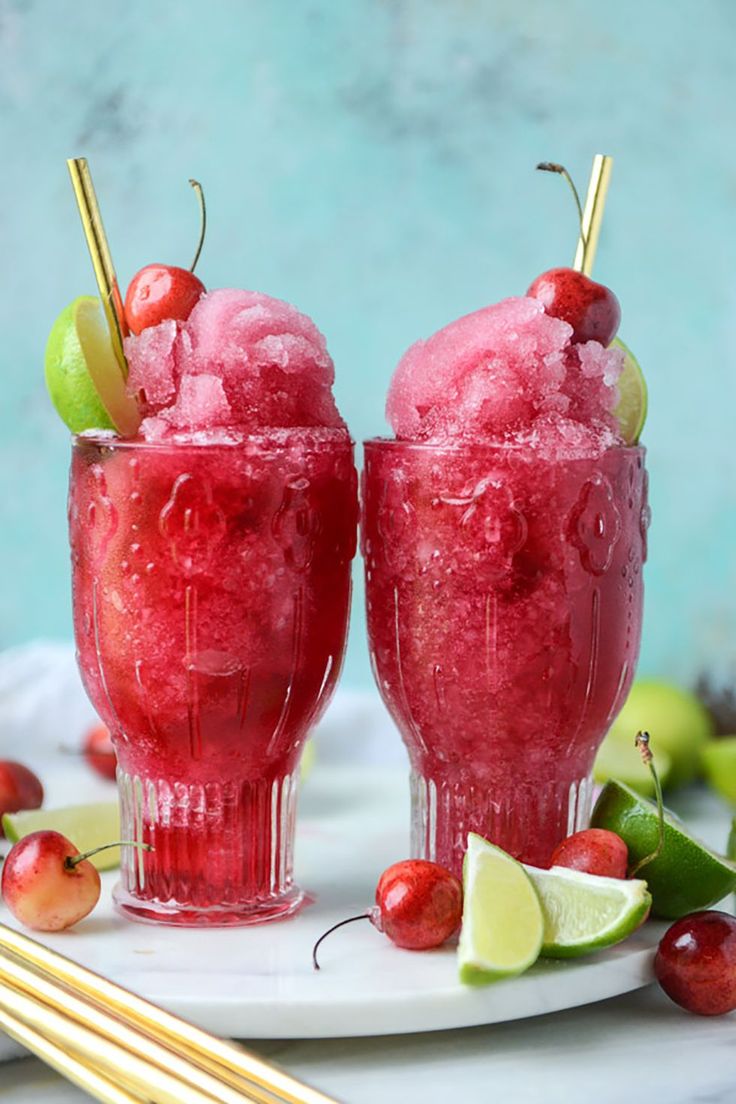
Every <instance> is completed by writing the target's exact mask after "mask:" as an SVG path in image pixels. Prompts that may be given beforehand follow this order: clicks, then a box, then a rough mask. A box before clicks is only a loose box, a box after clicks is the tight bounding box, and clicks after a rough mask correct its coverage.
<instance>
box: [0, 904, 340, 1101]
mask: <svg viewBox="0 0 736 1104" xmlns="http://www.w3.org/2000/svg"><path fill="white" fill-rule="evenodd" d="M0 948H2V949H3V950H5V951H6V952H9V953H10V954H11V955H15V956H16V957H17V958H18V959H20V960H21V961H22V962H24V963H25V964H26V965H30V966H32V967H33V968H34V969H35V970H37V971H38V972H39V973H41V974H42V975H43V976H44V977H46V978H49V979H51V980H52V981H56V982H58V983H60V984H62V985H65V986H67V987H68V988H69V989H70V990H72V991H73V992H74V994H75V995H76V996H79V997H82V998H83V999H85V1000H87V1001H91V1002H92V1003H94V1004H95V1005H97V1006H98V1007H101V1008H103V1009H105V1010H106V1011H107V1012H109V1013H111V1014H112V1015H113V1016H116V1017H118V1018H119V1019H120V1020H121V1021H123V1023H125V1024H127V1025H128V1026H130V1027H134V1028H137V1029H138V1030H139V1031H142V1032H145V1033H146V1034H147V1035H149V1036H150V1037H151V1038H153V1039H155V1040H156V1041H157V1042H159V1043H161V1044H162V1045H164V1046H166V1047H169V1048H170V1049H172V1050H175V1051H176V1052H177V1053H178V1054H179V1055H182V1056H184V1057H187V1058H189V1059H191V1060H192V1061H194V1062H196V1064H197V1065H198V1066H199V1067H200V1069H203V1070H206V1071H207V1072H209V1073H212V1074H213V1075H214V1076H216V1077H219V1078H220V1079H221V1080H222V1081H224V1082H225V1084H227V1085H230V1086H231V1087H232V1088H235V1089H239V1090H240V1091H241V1092H245V1093H249V1094H250V1096H251V1098H252V1099H253V1100H254V1101H258V1104H276V1102H280V1101H283V1102H286V1104H335V1101H334V1100H333V1099H332V1098H331V1097H328V1096H325V1095H324V1094H323V1093H321V1092H319V1091H318V1090H317V1089H312V1088H310V1087H309V1086H307V1085H304V1084H302V1083H301V1082H300V1081H298V1080H297V1079H296V1078H294V1077H291V1076H290V1075H289V1074H288V1073H285V1072H283V1071H282V1070H279V1069H277V1068H276V1067H275V1066H272V1065H271V1064H270V1063H268V1062H265V1061H263V1059H261V1058H258V1057H257V1055H255V1054H252V1053H250V1052H249V1051H246V1050H245V1049H244V1048H243V1047H239V1046H237V1045H235V1044H234V1043H230V1042H225V1041H224V1040H222V1039H217V1038H215V1036H213V1035H209V1034H208V1033H207V1032H206V1031H202V1030H201V1029H200V1028H198V1027H195V1026H194V1025H193V1024H190V1023H187V1022H186V1020H181V1019H179V1017H178V1016H174V1015H172V1014H171V1013H170V1012H165V1011H164V1010H163V1009H161V1008H158V1007H157V1006H156V1005H154V1004H150V1003H149V1002H148V1001H146V1000H143V998H142V997H138V996H136V995H135V994H134V993H130V992H128V990H126V989H123V988H121V987H120V986H118V985H116V984H114V982H111V981H108V980H107V978H104V977H101V976H100V975H99V974H95V973H93V972H92V971H91V970H88V969H86V968H85V967H84V966H80V965H78V964H77V963H76V962H73V961H72V960H71V959H68V958H65V957H64V956H63V955H60V954H57V953H56V952H55V951H52V950H49V948H48V947H45V946H44V945H43V944H42V943H38V942H36V941H35V940H33V939H29V938H28V936H25V935H21V933H20V932H17V931H15V930H14V929H13V928H9V927H7V926H6V925H5V924H0Z"/></svg>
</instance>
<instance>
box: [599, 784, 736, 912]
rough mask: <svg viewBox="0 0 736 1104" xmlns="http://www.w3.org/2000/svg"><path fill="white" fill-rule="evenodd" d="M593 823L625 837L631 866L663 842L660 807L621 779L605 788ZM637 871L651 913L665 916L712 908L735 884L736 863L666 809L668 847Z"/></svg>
mask: <svg viewBox="0 0 736 1104" xmlns="http://www.w3.org/2000/svg"><path fill="white" fill-rule="evenodd" d="M590 823H591V827H593V828H607V829H608V830H609V831H610V832H615V833H616V834H617V835H619V836H621V839H622V840H623V841H624V843H625V844H626V846H627V847H628V849H629V861H630V863H631V865H632V866H633V865H635V864H636V863H638V862H639V861H640V860H641V859H645V858H646V857H647V855H651V854H653V852H654V850H655V848H656V846H657V842H658V840H659V815H658V813H657V807H656V805H654V804H653V803H652V802H651V801H647V799H646V798H644V797H641V795H640V794H638V793H636V792H635V791H634V790H632V789H631V787H630V786H627V785H625V783H623V782H620V781H611V782H607V783H606V785H605V786H604V787H603V790H602V791H601V793H600V796H599V797H598V800H597V801H596V803H595V808H594V809H593V814H592V816H591V820H590ZM638 873H639V874H640V875H641V877H642V878H645V879H646V881H647V885H648V887H649V891H650V893H651V895H652V912H653V913H654V914H655V915H656V916H660V917H662V918H663V919H665V920H677V919H679V917H681V916H686V915H687V913H689V912H697V911H698V910H699V909H707V908H710V906H711V905H715V904H717V902H718V901H721V900H722V899H723V898H724V897H725V896H726V895H727V894H728V893H730V892H731V891H732V890H733V889H735V888H736V864H734V863H733V862H731V861H730V860H729V859H727V858H726V857H725V856H724V855H719V854H718V853H717V852H715V851H712V850H711V849H710V848H709V847H708V846H707V845H706V844H705V843H702V842H701V841H700V840H698V839H696V838H695V836H693V835H692V834H691V833H690V832H689V831H688V830H687V828H686V827H685V825H684V824H682V822H681V821H679V820H678V819H677V817H675V816H673V814H672V813H670V812H669V811H667V810H665V813H664V847H663V848H662V851H661V853H660V854H659V855H658V856H657V858H656V859H653V860H652V862H649V863H646V865H645V866H643V867H641V869H640V870H639V872H638Z"/></svg>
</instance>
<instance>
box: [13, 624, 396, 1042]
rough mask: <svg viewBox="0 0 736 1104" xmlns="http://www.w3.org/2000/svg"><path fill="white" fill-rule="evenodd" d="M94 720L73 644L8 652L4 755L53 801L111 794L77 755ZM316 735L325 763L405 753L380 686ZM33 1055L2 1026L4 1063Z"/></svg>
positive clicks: (336, 707) (342, 708) (355, 697)
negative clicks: (33, 774) (34, 776)
mask: <svg viewBox="0 0 736 1104" xmlns="http://www.w3.org/2000/svg"><path fill="white" fill-rule="evenodd" d="M94 720H95V713H94V710H93V709H92V706H91V705H90V704H89V702H88V701H87V697H86V695H85V693H84V689H83V687H82V683H81V680H80V677H79V673H78V671H77V666H76V662H75V658H74V649H73V647H72V645H71V644H62V643H53V642H48V641H39V642H37V643H33V644H28V645H23V646H21V647H17V648H12V649H9V650H8V651H6V652H2V653H0V758H1V759H18V760H21V761H22V762H23V763H26V764H27V765H28V766H30V767H31V768H32V769H33V770H35V771H36V772H37V773H38V775H39V777H40V778H41V780H42V782H43V784H44V788H45V790H46V802H45V804H46V805H48V807H49V808H53V807H54V806H60V805H64V804H71V803H72V802H78V801H86V800H89V801H95V800H100V799H109V796H110V788H109V786H108V785H106V784H105V783H104V782H101V781H98V780H97V779H96V778H95V776H94V775H93V774H92V772H91V771H90V770H89V769H88V767H87V766H86V764H85V763H84V762H83V760H81V759H75V758H74V754H73V753H74V752H76V751H77V750H78V749H79V746H80V742H81V739H82V736H83V734H84V732H85V731H86V730H87V728H88V727H89V725H90V724H91V723H93V721H94ZM314 739H315V741H316V743H317V747H318V753H317V763H318V764H319V763H335V764H338V763H345V762H350V763H368V762H373V763H376V762H396V761H402V760H405V753H404V750H403V747H402V744H401V741H400V739H399V737H398V734H397V732H396V729H395V728H394V726H393V724H392V722H391V720H390V718H389V716H388V714H387V712H386V710H385V708H384V706H383V705H382V703H381V701H380V699H379V697H378V694H377V692H376V691H361V690H350V689H339V690H338V692H337V693H336V695H335V698H334V700H333V701H332V703H331V704H330V706H329V708H328V710H327V713H326V714H325V716H324V718H323V719H322V721H321V722H320V724H319V725H318V726H317V729H316V731H315V734H314ZM317 769H318V768H317ZM1 850H2V846H1V841H0V851H1ZM26 1054H27V1052H26V1051H25V1050H23V1049H22V1048H21V1047H19V1046H17V1044H15V1043H14V1042H12V1041H11V1040H10V1039H9V1038H8V1037H7V1036H6V1035H5V1034H4V1033H3V1032H2V1031H0V1062H2V1061H6V1060H9V1059H11V1058H19V1057H21V1056H24V1055H26Z"/></svg>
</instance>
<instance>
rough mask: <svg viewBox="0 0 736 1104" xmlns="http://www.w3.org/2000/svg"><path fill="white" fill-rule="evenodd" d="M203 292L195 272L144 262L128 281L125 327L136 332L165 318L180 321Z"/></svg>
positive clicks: (203, 289)
mask: <svg viewBox="0 0 736 1104" xmlns="http://www.w3.org/2000/svg"><path fill="white" fill-rule="evenodd" d="M204 292H205V286H204V284H203V283H202V281H201V280H200V278H199V276H195V275H194V273H193V272H190V271H189V269H187V268H176V267H175V266H174V265H164V264H151V265H146V267H145V268H142V269H141V270H140V271H139V272H137V273H136V274H135V276H134V277H133V279H132V280H131V281H130V286H129V287H128V292H127V294H126V296H125V321H126V322H127V323H128V329H129V330H130V332H131V333H134V334H139V333H141V332H142V331H143V330H147V329H148V328H149V326H158V324H159V322H166V321H168V320H169V319H173V320H175V321H179V322H184V321H186V319H187V318H188V317H189V315H190V314H191V313H192V311H193V310H194V307H195V306H196V304H197V302H198V301H199V299H200V297H201V296H202V295H203V294H204Z"/></svg>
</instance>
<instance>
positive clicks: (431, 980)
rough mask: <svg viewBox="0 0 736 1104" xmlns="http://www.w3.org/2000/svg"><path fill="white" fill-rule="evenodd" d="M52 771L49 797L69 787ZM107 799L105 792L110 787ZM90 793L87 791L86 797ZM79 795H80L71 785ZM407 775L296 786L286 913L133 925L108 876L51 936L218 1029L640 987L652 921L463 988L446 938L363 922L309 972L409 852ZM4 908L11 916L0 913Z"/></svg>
mask: <svg viewBox="0 0 736 1104" xmlns="http://www.w3.org/2000/svg"><path fill="white" fill-rule="evenodd" d="M77 770H79V779H78V781H79V783H80V784H81V783H82V774H83V772H84V767H83V765H82V764H79V765H78V766H77V764H69V765H68V766H67V767H66V773H67V778H66V785H64V779H63V778H62V777H60V776H59V774H58V772H56V773H55V785H54V790H55V794H57V795H58V794H59V793H61V792H65V791H66V792H69V790H68V787H69V785H70V782H71V772H72V771H74V772H75V773H76V771H77ZM107 792H109V793H110V794H111V795H112V794H113V793H114V789H113V788H112V787H110V790H109V791H107ZM99 796H100V790H99V788H98V787H96V788H95V797H99ZM76 799H77V800H79V791H78V789H77V793H76ZM407 823H408V785H407V780H406V776H405V772H404V771H403V770H402V769H401V768H397V767H370V766H367V765H363V766H362V767H361V768H360V769H356V768H351V767H339V766H327V765H320V763H319V760H318V762H317V765H316V767H315V769H314V772H313V774H312V776H311V777H310V778H309V779H308V780H307V782H306V784H305V787H304V792H303V795H302V803H301V812H300V820H299V834H298V846H297V874H298V877H299V879H300V881H301V883H302V885H303V886H304V887H305V888H306V889H307V890H308V891H309V893H310V895H311V896H312V897H313V898H314V901H313V903H312V904H310V905H309V906H307V907H306V908H304V909H303V911H302V912H301V913H300V914H299V915H298V916H297V917H296V918H294V919H291V920H288V921H284V922H281V923H275V924H266V925H262V926H259V927H251V928H239V929H210V930H204V931H203V930H195V931H192V930H180V929H175V928H166V927H159V926H151V925H143V924H136V923H132V922H130V921H128V920H124V919H122V918H121V917H119V916H117V915H116V914H115V912H114V911H113V909H112V905H111V900H110V891H111V888H112V886H113V884H114V882H115V878H116V874H115V872H112V873H110V874H108V875H106V876H105V878H104V891H103V899H102V901H101V903H100V905H99V906H98V908H97V910H96V911H95V913H94V914H93V915H92V916H91V917H90V918H88V919H87V920H86V921H84V922H83V923H81V924H79V925H78V926H77V927H76V928H75V929H73V930H72V931H69V932H65V933H61V934H59V935H56V936H44V937H42V938H43V939H44V941H45V942H47V943H48V945H49V946H51V947H53V948H54V949H56V950H59V951H61V952H62V953H64V954H67V955H69V956H70V957H71V958H74V959H77V960H78V961H79V962H81V963H83V964H85V965H86V966H88V967H90V968H91V969H93V970H97V971H99V972H100V973H103V974H105V975H106V976H107V977H110V978H112V979H113V980H115V981H118V982H119V983H121V984H123V985H125V986H127V987H128V988H130V989H133V990H135V991H136V992H138V993H140V994H141V995H143V996H145V997H147V998H149V999H150V1000H152V1001H154V1002H155V1003H157V1004H160V1005H162V1006H164V1007H166V1008H168V1009H170V1010H171V1011H174V1012H176V1013H178V1014H180V1015H182V1016H184V1017H186V1018H188V1019H190V1020H193V1021H195V1022H197V1023H198V1024H200V1025H201V1026H203V1027H205V1028H207V1029H209V1030H210V1031H213V1032H215V1033H217V1034H220V1035H229V1036H236V1037H246V1038H250V1039H268V1038H280V1039H285V1038H317V1037H320V1038H324V1037H344V1036H365V1035H387V1034H394V1033H408V1032H418V1031H436V1030H443V1029H447V1028H457V1027H467V1026H473V1025H478V1024H490V1023H497V1022H502V1021H507V1020H514V1019H518V1018H522V1017H528V1016H537V1015H540V1014H542V1013H547V1012H554V1011H557V1010H560V1009H566V1008H573V1007H576V1006H578V1005H583V1004H587V1003H590V1002H592V1001H599V1000H603V999H604V998H607V997H612V996H615V995H617V994H620V993H626V992H629V991H631V990H634V989H637V988H639V987H641V986H644V985H646V984H648V983H649V981H650V980H651V977H652V974H651V962H652V956H653V948H654V947H655V946H656V943H657V940H658V938H659V936H660V934H661V931H662V927H661V926H660V925H655V924H649V925H647V926H646V927H645V928H644V929H643V930H642V931H641V932H639V933H637V934H636V935H635V936H634V937H633V938H632V939H630V940H628V941H627V942H626V943H625V944H623V945H621V946H619V947H616V948H612V949H611V950H609V951H607V952H603V953H599V954H597V955H594V956H590V957H588V958H584V959H579V960H577V961H574V962H551V961H548V962H539V963H538V964H537V965H536V966H535V967H533V969H532V970H530V971H529V972H528V973H527V974H525V975H523V976H522V977H519V978H515V979H511V980H506V981H501V982H497V983H495V984H494V985H491V986H488V987H485V988H481V989H474V988H473V989H471V988H467V987H465V986H462V985H460V984H459V982H458V980H457V972H456V960H455V951H454V948H451V947H446V948H442V949H440V950H438V951H432V952H408V951H402V950H399V949H397V948H396V947H394V946H393V945H392V944H391V943H390V942H389V941H388V940H387V939H386V938H385V937H384V936H382V935H380V934H379V933H378V932H376V931H375V930H374V929H373V927H372V926H371V925H370V924H369V923H368V922H366V923H364V924H352V925H350V926H348V927H346V928H343V929H341V930H340V931H338V932H336V933H335V934H334V935H333V936H332V937H331V938H330V940H328V941H327V942H325V944H324V945H323V947H322V952H321V964H322V969H321V971H320V972H319V973H315V972H314V970H313V968H312V964H311V948H312V944H313V942H314V940H315V939H316V937H317V936H318V935H319V934H320V933H321V932H322V931H324V930H325V929H326V928H328V927H329V926H330V925H331V924H333V923H334V922H335V921H336V920H338V919H341V918H344V917H347V916H351V915H354V914H355V913H357V912H360V911H362V910H363V909H364V908H366V907H367V906H368V905H370V904H371V902H372V895H373V889H374V886H375V882H376V880H377V877H378V875H379V874H380V872H381V871H382V869H383V868H384V867H385V866H387V865H388V864H389V863H391V862H393V861H395V860H396V859H399V858H403V857H405V856H406V854H407V838H408V832H407ZM0 918H1V919H2V920H3V921H5V922H10V923H12V922H13V921H12V918H10V917H9V914H8V912H7V910H5V909H4V908H0Z"/></svg>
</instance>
